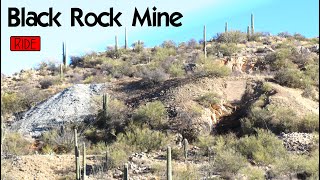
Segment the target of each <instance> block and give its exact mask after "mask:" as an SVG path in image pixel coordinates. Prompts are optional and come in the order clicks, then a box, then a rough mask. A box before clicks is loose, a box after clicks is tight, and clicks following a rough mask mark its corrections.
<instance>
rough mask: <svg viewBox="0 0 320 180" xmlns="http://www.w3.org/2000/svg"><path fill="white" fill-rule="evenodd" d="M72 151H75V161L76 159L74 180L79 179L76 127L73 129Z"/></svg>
mask: <svg viewBox="0 0 320 180" xmlns="http://www.w3.org/2000/svg"><path fill="white" fill-rule="evenodd" d="M74 151H75V161H76V180H80V158H79V155H80V151H79V148H78V138H77V129H74Z"/></svg>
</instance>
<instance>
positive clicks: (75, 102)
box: [10, 84, 105, 137]
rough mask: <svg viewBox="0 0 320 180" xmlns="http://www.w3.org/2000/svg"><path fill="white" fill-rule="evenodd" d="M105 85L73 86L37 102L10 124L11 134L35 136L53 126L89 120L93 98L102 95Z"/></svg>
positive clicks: (91, 115) (93, 110) (92, 110)
mask: <svg viewBox="0 0 320 180" xmlns="http://www.w3.org/2000/svg"><path fill="white" fill-rule="evenodd" d="M103 88H105V85H104V84H76V85H73V86H71V87H69V88H67V89H65V90H63V91H62V92H60V93H58V94H56V95H54V96H52V97H50V98H49V99H47V100H45V101H43V102H40V103H39V104H37V105H36V106H34V107H32V108H31V109H29V110H28V111H26V112H24V113H23V115H22V117H21V118H20V119H19V120H18V121H16V122H14V123H13V124H12V125H11V128H10V129H11V130H12V131H18V132H20V133H22V134H29V135H31V136H32V137H38V136H40V135H41V134H42V133H43V132H45V131H47V130H49V129H51V128H52V127H54V126H60V125H62V124H65V123H70V122H83V121H91V120H92V119H93V117H94V114H95V113H96V108H95V107H94V104H93V101H92V97H93V96H96V95H101V93H102V90H103Z"/></svg>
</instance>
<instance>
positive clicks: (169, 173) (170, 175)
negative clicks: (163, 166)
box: [167, 146, 172, 180]
mask: <svg viewBox="0 0 320 180" xmlns="http://www.w3.org/2000/svg"><path fill="white" fill-rule="evenodd" d="M167 180H172V165H171V147H170V146H168V148H167Z"/></svg>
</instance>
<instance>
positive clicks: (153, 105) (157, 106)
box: [133, 101, 167, 129]
mask: <svg viewBox="0 0 320 180" xmlns="http://www.w3.org/2000/svg"><path fill="white" fill-rule="evenodd" d="M133 119H134V120H135V121H136V122H140V123H146V124H148V125H149V126H150V127H151V128H156V129H160V128H162V127H164V126H165V125H166V123H167V110H166V108H165V106H164V104H163V103H162V102H161V101H154V102H149V103H147V104H146V105H142V106H140V107H139V108H138V109H137V110H136V111H135V113H134V115H133Z"/></svg>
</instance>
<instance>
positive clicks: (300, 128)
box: [241, 105, 319, 134]
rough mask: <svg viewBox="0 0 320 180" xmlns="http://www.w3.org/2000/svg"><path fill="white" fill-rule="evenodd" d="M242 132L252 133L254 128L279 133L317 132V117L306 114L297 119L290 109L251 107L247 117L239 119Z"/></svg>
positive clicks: (271, 106) (270, 106)
mask: <svg viewBox="0 0 320 180" xmlns="http://www.w3.org/2000/svg"><path fill="white" fill-rule="evenodd" d="M241 126H242V131H243V133H245V134H250V133H254V132H255V131H256V130H255V129H256V128H263V129H270V130H271V131H272V132H274V133H276V134H279V133H281V132H319V116H317V115H315V114H307V115H305V116H304V117H299V116H298V115H297V114H296V113H295V111H293V110H292V109H290V108H285V107H278V106H274V105H269V106H267V107H266V108H259V107H253V108H251V109H250V112H249V114H248V116H247V117H245V118H243V119H241Z"/></svg>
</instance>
